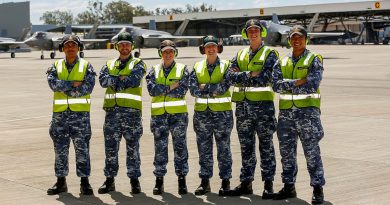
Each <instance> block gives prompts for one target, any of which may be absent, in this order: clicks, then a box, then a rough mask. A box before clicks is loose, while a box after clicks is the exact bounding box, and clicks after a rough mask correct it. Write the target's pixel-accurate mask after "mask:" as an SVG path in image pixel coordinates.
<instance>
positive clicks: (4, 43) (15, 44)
mask: <svg viewBox="0 0 390 205" xmlns="http://www.w3.org/2000/svg"><path fill="white" fill-rule="evenodd" d="M22 45H25V44H24V42H22V41H16V40H15V39H13V38H3V37H0V51H5V52H10V53H11V58H15V53H16V49H18V48H20V47H21V46H22Z"/></svg>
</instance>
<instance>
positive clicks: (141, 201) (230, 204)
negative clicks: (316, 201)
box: [57, 192, 333, 205]
mask: <svg viewBox="0 0 390 205" xmlns="http://www.w3.org/2000/svg"><path fill="white" fill-rule="evenodd" d="M108 194H109V195H110V196H111V198H112V199H113V200H114V201H115V204H116V205H130V204H137V205H163V204H174V205H195V204H216V205H236V204H240V205H252V204H262V205H310V203H308V202H306V201H304V200H302V199H300V198H292V199H288V200H278V201H276V200H263V199H262V198H261V196H259V195H246V196H241V197H220V196H218V194H216V193H207V194H206V195H204V196H199V197H198V196H195V195H194V194H193V193H188V194H184V195H180V197H177V196H175V195H173V194H171V193H166V192H165V193H163V194H162V195H161V196H159V197H161V201H160V200H157V199H154V198H153V197H149V196H147V195H146V194H145V193H140V194H136V195H132V197H130V196H126V195H124V194H122V193H121V192H109V193H108ZM58 196H59V198H57V201H60V202H62V203H64V204H65V205H77V204H99V205H109V204H107V203H104V202H103V201H102V200H101V199H99V197H98V196H99V195H98V196H95V195H91V196H85V195H79V197H78V198H77V197H75V196H73V195H72V194H70V193H62V194H60V195H58ZM77 202H80V203H77ZM323 205H333V204H332V203H331V202H329V201H325V202H324V203H323Z"/></svg>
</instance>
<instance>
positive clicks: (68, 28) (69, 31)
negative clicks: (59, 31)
mask: <svg viewBox="0 0 390 205" xmlns="http://www.w3.org/2000/svg"><path fill="white" fill-rule="evenodd" d="M64 33H65V34H72V26H71V25H70V24H67V25H66V26H65V31H64Z"/></svg>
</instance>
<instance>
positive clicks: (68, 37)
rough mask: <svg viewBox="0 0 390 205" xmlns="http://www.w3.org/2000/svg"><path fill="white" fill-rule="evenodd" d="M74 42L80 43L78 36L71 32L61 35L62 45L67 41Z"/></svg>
mask: <svg viewBox="0 0 390 205" xmlns="http://www.w3.org/2000/svg"><path fill="white" fill-rule="evenodd" d="M71 41H73V42H75V43H76V44H77V45H80V38H79V37H78V36H76V35H73V34H67V35H65V36H64V37H62V45H65V44H66V43H68V42H71Z"/></svg>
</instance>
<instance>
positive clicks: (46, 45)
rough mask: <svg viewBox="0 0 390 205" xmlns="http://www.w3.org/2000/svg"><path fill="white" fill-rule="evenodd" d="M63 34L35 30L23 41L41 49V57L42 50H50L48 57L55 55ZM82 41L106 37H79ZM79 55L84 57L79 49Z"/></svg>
mask: <svg viewBox="0 0 390 205" xmlns="http://www.w3.org/2000/svg"><path fill="white" fill-rule="evenodd" d="M63 37H64V34H56V33H51V32H44V31H37V32H35V33H34V34H33V35H32V36H31V37H30V38H28V39H27V40H25V41H24V43H25V44H27V45H28V46H30V47H32V48H36V49H39V50H41V59H44V58H45V57H44V55H43V51H44V50H47V51H52V52H51V53H50V58H51V59H53V58H54V57H55V56H56V51H57V50H58V45H59V44H60V43H61V41H62V38H63ZM80 40H81V42H82V43H84V44H85V43H87V44H88V43H96V42H107V39H80ZM80 57H82V58H83V57H84V52H83V51H80Z"/></svg>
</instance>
